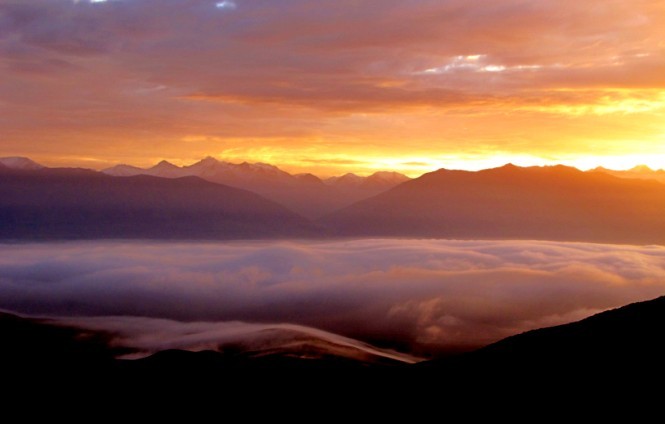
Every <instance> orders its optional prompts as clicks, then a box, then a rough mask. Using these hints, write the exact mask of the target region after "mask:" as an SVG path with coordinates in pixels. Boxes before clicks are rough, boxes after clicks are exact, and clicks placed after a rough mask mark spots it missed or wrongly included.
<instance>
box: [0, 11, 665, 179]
mask: <svg viewBox="0 0 665 424" xmlns="http://www.w3.org/2000/svg"><path fill="white" fill-rule="evenodd" d="M16 155H21V156H29V157H31V158H33V159H35V160H37V161H39V162H41V163H44V164H46V165H50V166H84V167H91V168H96V169H100V168H104V167H106V166H110V165H113V164H117V163H128V164H133V165H137V166H149V165H152V164H155V163H156V162H158V161H159V160H162V159H166V160H169V161H172V162H173V163H176V164H178V165H183V164H189V163H192V162H195V161H197V160H199V159H201V158H203V157H205V156H213V157H216V158H218V159H221V160H228V161H231V162H242V161H249V162H269V163H272V164H275V165H278V166H280V167H281V168H283V169H285V170H287V171H289V172H313V173H315V174H317V175H320V176H329V175H338V174H342V173H345V172H356V173H359V174H367V173H370V172H373V171H376V170H396V171H401V172H404V173H406V174H409V175H410V176H417V175H419V174H421V173H423V172H428V171H432V170H435V169H438V168H442V167H445V168H458V169H481V168H487V167H492V166H499V165H502V164H505V163H507V162H512V163H515V164H518V165H540V164H551V163H564V164H568V165H572V166H577V167H580V168H583V169H587V168H592V167H595V166H598V165H603V166H606V167H610V168H615V169H621V168H624V169H625V168H629V167H632V166H634V165H637V164H647V165H649V166H651V167H652V168H663V167H665V3H664V2H663V1H662V0H584V1H579V0H574V1H573V0H492V1H480V0H437V1H435V0H413V1H403V0H401V1H397V0H381V1H376V0H374V1H369V0H335V1H331V0H318V1H306V0H225V1H218V0H106V1H103V0H0V156H16Z"/></svg>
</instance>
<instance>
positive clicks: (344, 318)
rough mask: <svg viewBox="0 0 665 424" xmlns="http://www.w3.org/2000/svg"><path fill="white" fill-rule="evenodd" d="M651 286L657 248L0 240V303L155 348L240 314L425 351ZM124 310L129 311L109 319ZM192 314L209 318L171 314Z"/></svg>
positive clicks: (623, 298) (660, 266) (595, 306)
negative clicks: (92, 326)
mask: <svg viewBox="0 0 665 424" xmlns="http://www.w3.org/2000/svg"><path fill="white" fill-rule="evenodd" d="M664 289H665V247H662V246H624V245H609V244H589V243H563V242H544V241H540V242H539V241H526V240H524V241H453V240H406V239H400V240H397V239H387V240H372V239H367V240H346V241H320V242H298V241H278V242H277V241H270V242H257V241H255V242H248V241H244V242H232V243H223V244H222V243H205V242H182V243H178V242H168V243H159V242H147V241H146V242H120V241H116V242H114V241H89V242H59V243H19V244H0V309H5V310H9V311H12V312H18V313H22V314H28V315H36V316H44V315H48V316H60V317H67V318H70V319H74V318H76V319H77V320H78V321H79V322H80V323H81V325H84V326H85V325H87V324H91V323H93V321H90V320H88V319H86V318H82V317H91V316H92V317H105V316H106V317H115V318H113V319H112V320H111V321H109V322H107V323H106V326H105V324H104V320H94V323H95V326H96V327H97V328H106V329H112V330H113V332H117V331H121V330H123V328H124V330H126V331H127V332H128V333H127V334H125V336H126V337H127V338H130V339H132V338H137V337H138V338H139V339H144V338H145V337H146V336H149V337H148V338H149V339H150V340H144V341H145V342H146V343H148V342H149V344H152V345H153V347H154V348H155V349H156V350H158V348H157V345H160V346H161V348H167V347H169V346H170V347H174V346H178V347H183V348H184V347H187V343H194V342H195V344H197V345H198V344H199V343H203V342H204V341H205V342H206V343H207V344H209V343H212V342H215V343H219V342H220V334H228V332H227V330H229V327H232V328H235V329H236V330H237V332H236V331H234V334H238V332H240V333H243V332H245V330H247V331H249V332H250V333H252V332H254V330H256V327H254V328H253V329H252V328H247V327H246V326H243V325H242V324H238V323H239V322H240V323H245V324H260V325H261V326H263V327H261V329H265V328H267V327H265V326H268V327H270V328H275V326H281V325H283V324H290V325H298V326H306V327H307V328H309V329H310V330H309V331H312V330H311V329H318V330H322V331H326V332H330V333H332V334H337V335H340V336H343V337H351V338H354V339H358V340H362V341H364V342H369V343H372V344H374V345H377V346H384V347H392V348H395V349H399V350H400V351H402V352H406V353H412V354H416V355H435V354H438V353H442V352H450V351H452V350H457V349H462V348H469V349H470V348H477V347H479V346H483V345H486V344H488V343H491V342H494V341H497V340H499V339H502V338H504V337H507V336H511V335H514V334H517V333H521V332H524V331H527V330H531V329H534V328H542V327H548V326H552V325H558V324H562V323H566V322H572V321H577V320H580V319H583V318H586V317H587V316H590V315H593V314H595V313H598V312H601V311H604V310H607V309H610V308H616V307H619V306H623V305H626V304H628V303H632V302H636V301H642V300H647V299H652V298H655V297H658V296H660V295H662V294H663V291H664ZM127 317H138V318H136V319H134V318H132V319H130V320H127V319H121V318H127ZM79 318H80V319H79ZM139 318H144V319H145V320H141V319H139ZM148 318H150V319H159V320H168V322H167V321H159V322H157V321H151V320H148ZM193 322H194V323H195V322H199V323H201V322H203V323H210V324H205V325H203V324H202V325H197V326H194V327H192V326H188V325H184V326H183V324H182V323H193ZM123 323H124V324H123ZM179 323H180V324H179ZM121 325H124V327H122V326H121ZM155 325H157V326H158V327H161V329H160V330H159V331H157V329H156V327H155ZM119 326H120V327H119ZM239 327H240V328H239ZM242 327H244V329H243V328H242ZM250 327H251V326H250ZM159 338H163V340H161V341H162V342H164V343H167V342H168V343H167V344H160V343H157V342H159V340H156V339H159ZM146 347H147V346H146Z"/></svg>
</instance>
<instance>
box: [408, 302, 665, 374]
mask: <svg viewBox="0 0 665 424" xmlns="http://www.w3.org/2000/svg"><path fill="white" fill-rule="evenodd" d="M664 357H665V297H659V298H657V299H654V300H650V301H645V302H639V303H633V304H630V305H628V306H624V307H621V308H618V309H614V310H610V311H606V312H603V313H600V314H597V315H593V316H591V317H589V318H586V319H584V320H582V321H578V322H574V323H570V324H564V325H559V326H556V327H549V328H543V329H539V330H532V331H528V332H526V333H523V334H519V335H515V336H512V337H508V338H506V339H504V340H501V341H499V342H496V343H493V344H491V345H489V346H486V347H484V348H481V349H479V350H476V351H474V352H470V353H466V354H462V355H460V356H458V357H454V358H450V359H445V360H434V361H430V362H427V363H421V364H419V365H418V366H419V367H421V368H423V369H427V370H428V372H434V373H436V372H441V373H444V374H446V375H449V376H451V377H453V378H459V377H461V376H464V375H467V376H468V375H475V376H478V375H483V376H489V375H493V376H501V377H508V376H511V377H532V378H546V377H548V378H552V377H555V378H558V379H561V378H571V377H572V376H575V375H579V376H594V377H596V378H608V377H609V378H615V379H616V378H625V377H629V376H640V375H643V376H648V375H653V376H655V375H662V374H663V373H665V363H664V362H663V358H664Z"/></svg>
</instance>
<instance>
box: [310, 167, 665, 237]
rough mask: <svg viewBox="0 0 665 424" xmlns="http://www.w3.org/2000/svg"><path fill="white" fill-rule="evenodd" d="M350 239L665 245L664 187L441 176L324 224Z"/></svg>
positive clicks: (571, 173)
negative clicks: (421, 238) (439, 239)
mask: <svg viewBox="0 0 665 424" xmlns="http://www.w3.org/2000/svg"><path fill="white" fill-rule="evenodd" d="M319 222H320V223H321V224H322V225H325V226H327V227H328V228H329V229H330V230H331V231H334V232H335V234H336V235H338V236H344V237H395V236H397V237H432V238H465V239H469V238H479V239H487V238H489V239H540V240H562V241H587V242H601V243H636V244H664V243H665V185H663V184H660V183H658V182H656V181H650V180H636V179H624V178H617V177H613V176H611V175H607V174H604V173H589V172H582V171H579V170H577V169H575V168H570V167H566V166H561V165H559V166H550V167H530V168H520V167H517V166H514V165H506V166H503V167H500V168H494V169H487V170H483V171H478V172H469V171H449V170H444V169H442V170H439V171H435V172H431V173H428V174H425V175H423V176H421V177H419V178H416V179H414V180H411V181H408V182H406V183H403V184H401V185H399V186H397V187H395V188H393V189H391V190H388V191H386V192H384V193H381V194H379V195H377V196H374V197H372V198H369V199H366V200H363V201H360V202H358V203H356V204H354V205H351V206H349V207H347V208H344V209H342V210H339V211H337V212H334V213H333V214H331V215H329V216H327V217H324V218H323V219H321V220H320V221H319Z"/></svg>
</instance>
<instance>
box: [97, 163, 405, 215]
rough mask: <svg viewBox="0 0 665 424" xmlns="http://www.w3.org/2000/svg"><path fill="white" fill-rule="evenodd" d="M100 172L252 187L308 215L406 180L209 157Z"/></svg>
mask: <svg viewBox="0 0 665 424" xmlns="http://www.w3.org/2000/svg"><path fill="white" fill-rule="evenodd" d="M101 172H103V173H105V174H108V175H112V176H119V177H128V176H136V175H143V174H145V175H152V176H156V177H162V178H179V177H185V176H196V177H200V178H203V179H205V180H208V181H211V182H215V183H220V184H225V185H228V186H231V187H238V188H243V189H246V190H250V191H253V192H255V193H258V194H260V195H262V196H264V197H266V198H268V199H271V200H274V201H276V202H278V203H280V204H282V205H284V206H286V207H287V208H289V209H291V210H293V211H294V212H297V213H299V214H301V215H303V216H305V217H308V218H318V217H320V216H322V215H324V214H326V213H330V212H332V211H334V210H336V209H339V208H342V207H344V206H348V205H350V204H352V203H354V202H356V201H358V200H361V199H365V198H368V197H371V196H374V195H376V194H378V193H381V192H383V191H385V190H388V189H390V188H392V187H395V186H396V185H398V184H401V183H402V182H404V181H408V180H409V177H407V176H405V175H402V174H399V173H397V172H377V173H375V174H373V175H370V176H368V177H360V176H357V175H355V174H346V175H344V176H342V177H333V178H328V179H326V180H322V179H320V178H319V177H317V176H315V175H313V174H298V175H291V174H289V173H288V172H285V171H283V170H281V169H279V168H278V167H276V166H274V165H270V164H267V163H260V162H259V163H248V162H243V163H240V164H234V163H230V162H224V161H219V160H217V159H215V158H213V157H207V158H205V159H203V160H201V161H199V162H196V163H194V164H191V165H187V166H182V167H179V166H176V165H174V164H172V163H170V162H168V161H161V162H159V163H158V164H157V165H155V166H153V167H151V168H147V169H143V168H138V167H135V166H131V165H116V166H114V167H111V168H107V169H104V170H102V171H101Z"/></svg>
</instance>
